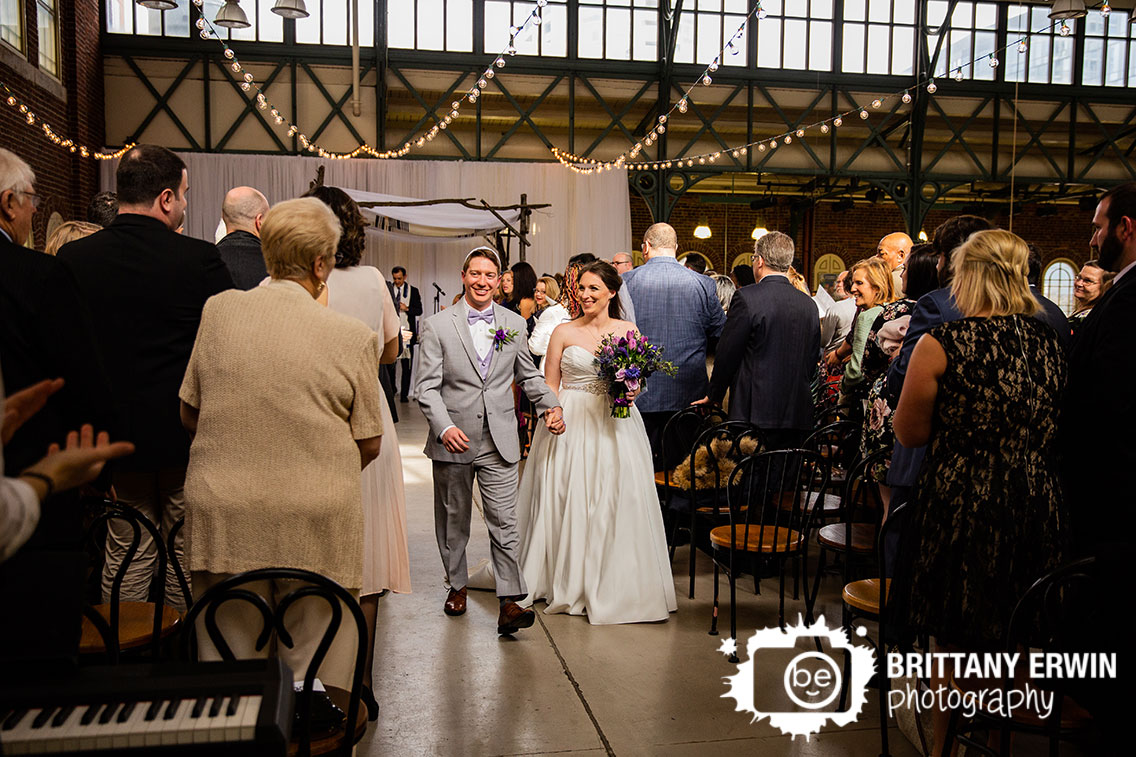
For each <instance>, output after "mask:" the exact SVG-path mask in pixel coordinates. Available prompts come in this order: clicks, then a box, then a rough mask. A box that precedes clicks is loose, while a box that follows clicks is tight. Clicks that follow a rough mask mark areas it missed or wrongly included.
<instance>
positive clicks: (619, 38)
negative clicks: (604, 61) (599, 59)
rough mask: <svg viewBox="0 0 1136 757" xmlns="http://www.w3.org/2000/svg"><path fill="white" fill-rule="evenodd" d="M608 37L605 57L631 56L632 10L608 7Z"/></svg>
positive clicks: (615, 58)
mask: <svg viewBox="0 0 1136 757" xmlns="http://www.w3.org/2000/svg"><path fill="white" fill-rule="evenodd" d="M606 37H607V49H606V50H605V52H604V57H606V58H608V59H609V60H629V59H630V58H631V11H629V10H627V9H625V8H608V9H607V29H606Z"/></svg>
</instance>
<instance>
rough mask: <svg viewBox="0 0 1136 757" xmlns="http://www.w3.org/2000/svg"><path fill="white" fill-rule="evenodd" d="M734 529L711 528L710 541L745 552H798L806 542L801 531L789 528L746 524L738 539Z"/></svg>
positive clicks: (726, 527)
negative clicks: (734, 535)
mask: <svg viewBox="0 0 1136 757" xmlns="http://www.w3.org/2000/svg"><path fill="white" fill-rule="evenodd" d="M732 530H733V529H732V528H731V527H730V526H718V527H717V528H714V529H711V531H710V542H711V543H712V544H714V545H715V546H718V547H723V548H725V549H729V548H730V547H731V546H732V547H733V548H734V549H737V550H741V551H743V552H759V551H760V552H797V551H799V550H800V549H801V546H802V545H803V543H804V539H802V538H801V533H800V531H794V530H792V529H789V528H774V527H773V526H758V525H751V526H746V527H744V528H739V529H738V530H737V538H736V539H734V538H733V534H732V533H731V531H732ZM747 537H748V538H747ZM731 540H733V541H732V544H731Z"/></svg>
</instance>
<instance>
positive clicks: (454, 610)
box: [442, 586, 465, 615]
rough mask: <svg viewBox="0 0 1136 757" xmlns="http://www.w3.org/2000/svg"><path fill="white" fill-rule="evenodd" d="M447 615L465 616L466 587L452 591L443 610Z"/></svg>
mask: <svg viewBox="0 0 1136 757" xmlns="http://www.w3.org/2000/svg"><path fill="white" fill-rule="evenodd" d="M442 609H443V610H444V611H445V613H446V614H447V615H465V587H464V586H463V587H461V588H460V589H450V596H448V597H446V604H445V606H444V607H443V608H442Z"/></svg>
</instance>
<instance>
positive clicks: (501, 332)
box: [490, 329, 517, 352]
mask: <svg viewBox="0 0 1136 757" xmlns="http://www.w3.org/2000/svg"><path fill="white" fill-rule="evenodd" d="M490 333H491V334H493V349H494V350H496V351H497V352H500V351H501V350H503V349H505V345H506V344H512V343H513V340H514V339H516V338H517V330H516V329H495V330H493V331H491V332H490Z"/></svg>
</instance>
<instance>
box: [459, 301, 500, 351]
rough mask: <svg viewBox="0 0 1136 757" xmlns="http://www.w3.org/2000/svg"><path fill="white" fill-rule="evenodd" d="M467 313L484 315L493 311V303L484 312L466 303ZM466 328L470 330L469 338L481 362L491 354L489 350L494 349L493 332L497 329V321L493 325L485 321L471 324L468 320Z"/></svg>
mask: <svg viewBox="0 0 1136 757" xmlns="http://www.w3.org/2000/svg"><path fill="white" fill-rule="evenodd" d="M465 307H466V312H467V313H484V312H485V311H486V310H489V311H492V309H493V302H492V301H490V302H489V305H488V306H486V307H485V308H483V309H482V310H475V309H474V307H473V306H472V305H470V304H469V302H468V301H467V302H466V303H465ZM466 326H467V327H468V328H469V338H470V339H472V340H473V350H474V352H476V353H477V357H478V358H480V359H481V360H484V359H485V356H486V355H487V354H489V350H491V349H493V332H494V331H495V330H496V329H497V325H496V319H494V322H493V323H492V324H487V323H484V322H483V321H475V322H474V323H470V322H469V319H468V318H467V319H466Z"/></svg>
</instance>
